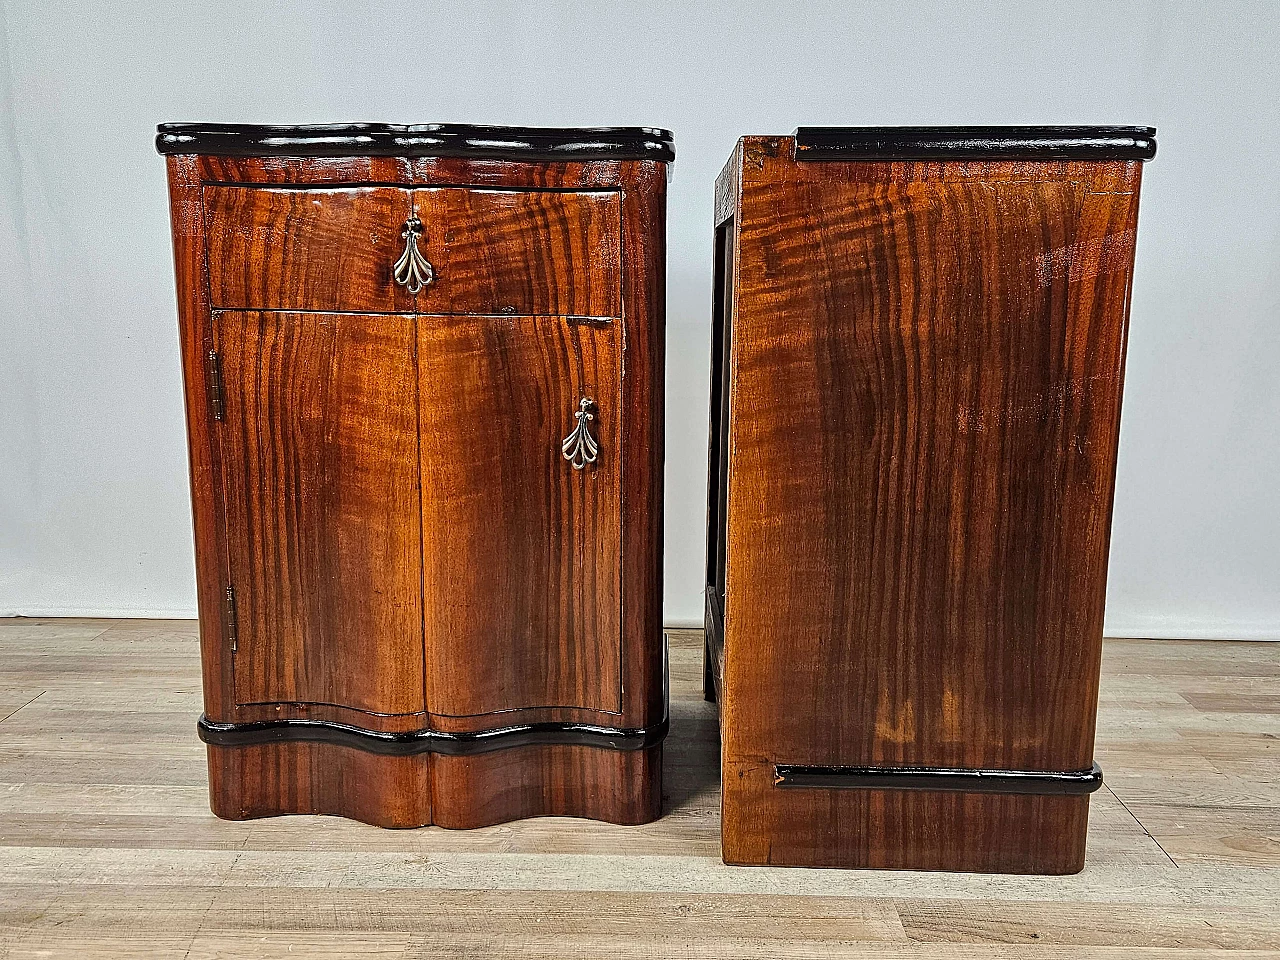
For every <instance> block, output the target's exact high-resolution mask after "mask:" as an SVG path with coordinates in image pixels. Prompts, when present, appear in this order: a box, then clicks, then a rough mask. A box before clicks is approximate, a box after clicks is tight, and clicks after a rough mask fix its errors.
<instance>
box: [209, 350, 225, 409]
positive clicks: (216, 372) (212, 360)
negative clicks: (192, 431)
mask: <svg viewBox="0 0 1280 960" xmlns="http://www.w3.org/2000/svg"><path fill="white" fill-rule="evenodd" d="M205 366H206V368H207V369H206V380H207V381H208V384H209V410H210V412H211V413H212V414H213V419H215V420H221V419H222V410H223V405H222V358H221V357H219V356H218V351H217V350H210V351H209V353H208V354H207V355H206V357H205Z"/></svg>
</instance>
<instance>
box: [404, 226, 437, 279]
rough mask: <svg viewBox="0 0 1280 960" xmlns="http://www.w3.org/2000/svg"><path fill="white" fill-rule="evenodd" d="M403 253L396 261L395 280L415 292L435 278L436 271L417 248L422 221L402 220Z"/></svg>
mask: <svg viewBox="0 0 1280 960" xmlns="http://www.w3.org/2000/svg"><path fill="white" fill-rule="evenodd" d="M400 236H402V237H404V253H402V254H400V259H399V260H397V261H396V266H395V273H394V276H395V280H396V283H398V284H400V286H402V287H404V288H405V289H406V290H408V291H409V292H410V293H414V294H416V293H417V292H418V291H419V290H421V289H422V288H423V287H425V286H427V285H428V284H429V283H431V281H432V280H434V279H435V278H436V271H435V268H434V267H433V266H431V261H430V260H428V259H427V258H426V257H424V256H423V255H422V251H421V250H419V249H418V237H420V236H422V221H421V220H419V219H418V218H417V217H410V218H409V219H408V220H406V221H405V222H404V231H403V232H402V233H401V234H400Z"/></svg>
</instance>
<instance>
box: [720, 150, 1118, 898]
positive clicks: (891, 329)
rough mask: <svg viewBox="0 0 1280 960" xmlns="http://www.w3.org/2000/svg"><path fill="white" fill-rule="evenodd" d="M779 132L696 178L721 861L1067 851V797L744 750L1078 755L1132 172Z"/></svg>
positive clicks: (933, 861)
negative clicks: (911, 784)
mask: <svg viewBox="0 0 1280 960" xmlns="http://www.w3.org/2000/svg"><path fill="white" fill-rule="evenodd" d="M793 149H794V148H793V142H792V140H791V139H790V138H745V139H744V140H743V141H742V143H741V144H740V145H739V149H738V151H737V153H736V154H735V156H734V159H733V160H731V161H730V164H729V166H728V167H726V170H725V173H724V174H723V175H722V182H723V183H724V186H723V187H722V189H721V190H720V191H718V193H719V194H720V195H721V196H724V197H725V198H726V200H727V202H726V203H724V204H723V205H722V208H721V212H720V215H719V218H718V219H719V223H720V224H722V226H721V231H720V240H719V250H720V252H721V256H722V258H723V264H722V270H721V273H722V276H723V280H722V282H721V284H720V287H719V289H720V290H721V296H722V298H723V299H722V302H721V305H720V306H719V307H718V317H719V321H718V322H719V324H720V326H719V328H718V333H717V335H716V344H717V346H718V348H719V353H718V359H719V363H720V365H719V367H718V368H717V371H716V375H717V377H718V378H719V379H718V380H717V381H716V385H715V386H713V404H715V405H716V409H714V410H713V423H714V424H715V427H714V430H713V434H714V436H713V442H712V455H713V462H712V469H713V471H714V474H713V475H718V476H719V477H720V480H719V483H718V485H717V484H716V483H715V482H714V481H713V486H712V494H713V498H715V499H713V503H712V522H711V527H710V533H709V543H710V544H711V547H710V549H709V556H710V557H711V560H712V565H711V567H710V568H709V571H708V595H709V597H708V609H709V620H710V621H714V622H713V623H711V625H710V626H709V631H708V632H709V652H708V664H709V667H708V673H709V680H710V681H711V683H709V685H708V687H709V689H708V693H709V694H713V693H714V684H715V681H716V680H717V677H716V676H715V675H716V674H717V673H718V672H719V671H720V670H722V671H723V674H722V676H720V677H719V678H718V680H719V683H720V709H721V724H722V735H723V741H724V751H723V775H724V782H725V791H724V855H725V858H726V860H728V861H730V862H737V863H778V864H798V865H829V866H880V867H917V868H928V869H955V870H984V871H1008V872H1046V873H1067V872H1073V871H1075V870H1078V869H1080V867H1081V866H1082V865H1083V862H1084V839H1085V829H1086V824H1087V810H1088V797H1087V796H1076V797H1037V796H998V795H995V794H991V793H977V794H966V793H957V792H951V791H923V792H921V791H915V790H912V791H907V790H899V791H893V790H889V791H885V790H866V789H860V788H859V786H858V782H857V778H856V777H854V776H850V777H849V778H848V781H847V782H848V786H849V788H850V789H832V788H820V787H811V788H803V789H796V788H782V787H781V786H780V785H777V784H775V780H776V779H777V778H776V776H775V765H778V764H802V765H817V766H827V767H850V768H869V769H871V770H877V769H891V768H894V769H898V768H907V769H908V770H909V769H913V768H944V769H945V768H954V769H961V770H966V769H967V770H989V771H1029V772H1035V771H1046V772H1055V771H1056V772H1069V771H1087V770H1088V768H1089V767H1090V765H1091V764H1092V763H1093V743H1094V724H1095V711H1096V704H1097V698H1098V664H1099V657H1100V654H1101V641H1102V616H1103V605H1104V601H1105V591H1106V562H1107V548H1108V539H1109V534H1110V522H1111V502H1112V489H1113V484H1114V477H1115V462H1116V447H1117V441H1118V434H1119V423H1120V397H1121V385H1122V378H1123V368H1124V346H1125V334H1126V327H1127V319H1128V307H1129V291H1130V278H1131V275H1132V265H1133V254H1134V236H1135V227H1136V221H1137V204H1138V184H1139V179H1140V175H1141V164H1140V163H1139V162H1137V161H1136V160H1088V161H1084V160H1065V161H1056V160H1055V161H1042V160H1027V161H1022V160H1017V159H1013V160H991V161H988V160H984V159H982V158H981V157H976V158H966V159H965V160H964V161H963V162H954V163H953V162H945V161H933V162H911V161H904V160H893V161H877V160H873V159H868V160H861V161H847V162H846V161H837V160H830V161H826V160H824V161H801V160H799V159H797V158H793ZM721 617H723V622H719V619H720V618H721Z"/></svg>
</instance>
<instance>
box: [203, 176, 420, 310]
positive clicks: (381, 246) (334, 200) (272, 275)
mask: <svg viewBox="0 0 1280 960" xmlns="http://www.w3.org/2000/svg"><path fill="white" fill-rule="evenodd" d="M411 206H412V198H411V194H410V191H408V190H403V189H398V188H396V187H348V188H340V189H334V190H281V189H269V188H268V189H264V188H260V187H221V186H216V187H215V186H208V187H205V188H204V209H205V220H206V223H207V236H208V252H209V295H210V298H211V299H212V301H213V306H214V308H215V309H216V308H219V307H221V308H229V309H234V308H246V307H247V308H256V309H262V310H335V311H339V310H340V311H354V312H365V313H393V312H401V313H411V312H412V311H413V309H414V298H413V295H412V294H411V293H409V291H408V290H406V289H405V288H404V287H402V286H400V285H399V284H397V283H396V282H395V280H394V279H393V277H392V273H393V270H394V266H395V262H396V258H397V257H399V256H400V253H401V251H402V250H403V248H404V240H403V238H401V236H400V233H401V230H402V228H403V224H404V222H405V221H406V220H407V219H408V218H409V214H410V209H411Z"/></svg>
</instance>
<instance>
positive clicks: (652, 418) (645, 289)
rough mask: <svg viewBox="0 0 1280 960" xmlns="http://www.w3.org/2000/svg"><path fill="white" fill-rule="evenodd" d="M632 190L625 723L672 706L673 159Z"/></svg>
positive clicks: (625, 441) (626, 369)
mask: <svg viewBox="0 0 1280 960" xmlns="http://www.w3.org/2000/svg"><path fill="white" fill-rule="evenodd" d="M633 171H634V177H633V178H632V179H629V180H627V181H626V182H625V183H624V186H623V193H622V252H623V266H622V293H623V307H622V312H623V337H624V340H623V351H622V372H623V375H622V408H623V411H624V421H623V424H622V449H623V451H624V458H625V459H624V462H623V493H622V635H623V649H624V650H625V651H626V664H625V667H624V672H623V697H622V701H623V714H624V723H623V725H624V726H648V725H652V724H655V723H657V722H658V721H660V720H661V718H662V717H663V716H664V715H665V713H666V709H667V690H666V672H665V665H666V647H665V641H664V638H663V633H662V553H663V479H664V477H663V475H664V466H665V444H666V392H665V383H666V337H667V326H666V318H667V313H666V308H667V226H666V224H667V166H666V164H664V163H656V162H651V161H646V162H642V163H637V164H636V165H635V167H634V168H633Z"/></svg>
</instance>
